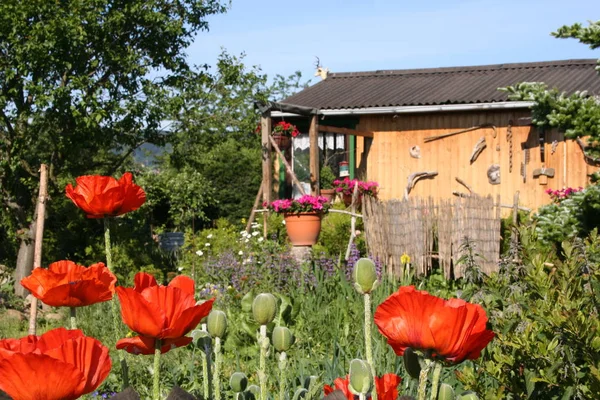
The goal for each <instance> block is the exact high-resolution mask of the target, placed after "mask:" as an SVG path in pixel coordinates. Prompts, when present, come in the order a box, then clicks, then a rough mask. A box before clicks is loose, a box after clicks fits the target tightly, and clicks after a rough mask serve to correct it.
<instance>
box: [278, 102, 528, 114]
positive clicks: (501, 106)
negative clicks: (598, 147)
mask: <svg viewBox="0 0 600 400" xmlns="http://www.w3.org/2000/svg"><path fill="white" fill-rule="evenodd" d="M533 104H534V102H532V101H499V102H493V103H472V104H434V105H424V106H389V107H363V108H337V109H335V108H334V109H321V110H319V115H325V116H345V115H375V114H409V113H431V112H447V111H478V110H507V109H515V108H530V107H531V106H533ZM294 115H296V114H290V113H284V112H279V111H273V112H271V116H273V117H290V116H294Z"/></svg>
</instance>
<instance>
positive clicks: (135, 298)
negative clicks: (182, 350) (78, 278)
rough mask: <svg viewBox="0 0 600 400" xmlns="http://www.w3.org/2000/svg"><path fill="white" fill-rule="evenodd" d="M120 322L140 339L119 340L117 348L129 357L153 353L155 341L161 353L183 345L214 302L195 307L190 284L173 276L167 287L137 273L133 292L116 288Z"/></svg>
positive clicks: (181, 278)
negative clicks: (128, 354) (125, 352)
mask: <svg viewBox="0 0 600 400" xmlns="http://www.w3.org/2000/svg"><path fill="white" fill-rule="evenodd" d="M117 294H118V295H119V300H120V302H121V316H122V318H123V322H124V323H125V324H126V325H127V326H128V327H129V328H130V329H131V330H132V331H134V332H136V333H138V334H139V335H140V336H136V337H133V338H125V339H121V340H119V341H118V342H117V349H123V350H125V351H127V352H129V353H133V354H154V346H155V343H156V340H161V346H162V347H161V351H162V352H163V353H166V352H167V351H169V350H171V349H174V348H176V347H180V346H185V345H187V344H188V343H190V342H191V340H192V339H191V338H187V337H185V334H186V333H188V332H189V331H191V330H192V329H194V328H195V327H196V326H197V325H198V324H199V323H200V320H202V318H204V317H206V316H207V315H208V314H209V313H210V310H211V308H212V304H213V302H214V299H210V300H208V301H206V302H204V303H202V304H200V305H196V300H195V299H194V281H193V280H192V279H191V278H189V277H187V276H183V275H180V276H177V277H176V278H175V279H173V280H172V281H171V282H170V283H169V285H168V286H159V285H158V284H157V283H156V279H154V277H153V276H152V275H150V274H147V273H144V272H138V273H137V274H136V276H135V286H134V287H133V289H131V288H124V287H118V288H117Z"/></svg>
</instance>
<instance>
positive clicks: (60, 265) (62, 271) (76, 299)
mask: <svg viewBox="0 0 600 400" xmlns="http://www.w3.org/2000/svg"><path fill="white" fill-rule="evenodd" d="M116 282H117V277H116V276H114V275H113V273H112V272H110V270H109V269H108V268H106V266H105V265H104V264H103V263H97V264H94V265H92V266H90V267H88V268H86V267H84V266H83V265H77V264H75V263H74V262H73V261H68V260H63V261H58V262H55V263H52V264H50V266H49V267H48V269H46V268H36V269H34V270H33V271H32V272H31V275H29V276H28V277H26V278H23V279H21V285H23V287H25V288H26V289H28V290H29V291H30V292H31V294H33V295H34V296H35V297H37V298H38V299H40V300H41V301H43V302H44V303H46V304H48V305H49V306H53V307H83V306H89V305H91V304H95V303H101V302H103V301H108V300H110V299H112V297H113V295H114V294H115V283H116Z"/></svg>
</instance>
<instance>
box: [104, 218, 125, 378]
mask: <svg viewBox="0 0 600 400" xmlns="http://www.w3.org/2000/svg"><path fill="white" fill-rule="evenodd" d="M104 252H105V253H106V268H108V270H109V271H110V272H113V268H112V251H111V247H110V224H109V219H108V218H104ZM110 307H111V313H112V320H113V331H114V332H115V337H116V341H118V340H119V338H120V334H119V316H118V315H119V313H118V312H117V300H115V299H114V298H113V299H112V300H111V302H110ZM119 361H120V362H121V377H122V378H123V382H122V386H121V389H122V390H125V389H127V388H128V387H129V368H128V367H127V361H126V360H125V355H123V354H122V352H119Z"/></svg>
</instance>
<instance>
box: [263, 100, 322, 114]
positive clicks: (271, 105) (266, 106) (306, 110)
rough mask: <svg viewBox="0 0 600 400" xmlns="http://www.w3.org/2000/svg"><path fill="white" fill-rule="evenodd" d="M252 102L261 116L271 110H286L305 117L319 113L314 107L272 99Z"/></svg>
mask: <svg viewBox="0 0 600 400" xmlns="http://www.w3.org/2000/svg"><path fill="white" fill-rule="evenodd" d="M254 104H255V105H256V107H257V108H258V110H259V111H260V113H261V114H262V115H263V116H264V115H267V114H269V113H270V112H271V111H280V112H287V113H291V114H297V115H303V116H305V117H310V116H312V115H317V114H318V113H319V110H318V109H316V108H312V107H305V106H299V105H296V104H288V103H277V102H274V101H267V102H266V103H263V102H260V101H256V102H254Z"/></svg>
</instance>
